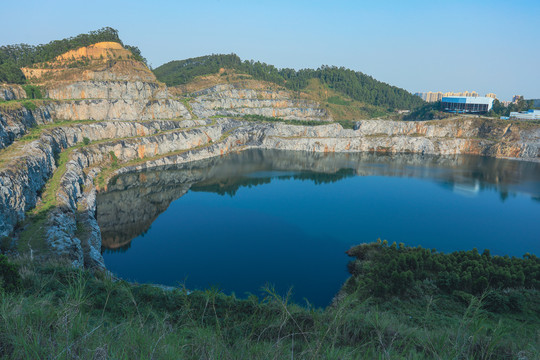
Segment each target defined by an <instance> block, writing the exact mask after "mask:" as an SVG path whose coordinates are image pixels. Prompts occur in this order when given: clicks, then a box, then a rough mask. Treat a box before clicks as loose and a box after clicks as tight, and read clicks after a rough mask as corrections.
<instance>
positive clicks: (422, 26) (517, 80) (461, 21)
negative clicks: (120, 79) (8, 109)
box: [0, 0, 540, 100]
mask: <svg viewBox="0 0 540 360" xmlns="http://www.w3.org/2000/svg"><path fill="white" fill-rule="evenodd" d="M0 12H1V13H2V16H1V24H2V31H0V44H2V45H5V44H15V43H21V42H24V43H28V44H34V45H36V44H41V43H46V42H49V41H51V40H54V39H60V38H64V37H68V36H74V35H77V34H79V33H83V32H88V31H90V30H96V29H98V28H101V27H104V26H111V27H114V28H116V29H118V30H119V32H120V36H121V38H122V39H123V41H124V42H125V43H127V44H131V45H136V46H138V47H139V48H140V49H141V50H142V52H143V55H144V56H145V57H146V58H147V59H148V60H149V62H150V63H151V65H153V66H154V67H157V66H159V65H161V64H163V63H165V62H168V61H171V60H178V59H185V58H189V57H195V56H201V55H206V54H211V53H231V52H234V53H236V54H238V55H239V56H240V57H241V58H242V59H254V60H259V61H264V62H266V63H269V64H273V65H275V66H277V67H292V68H296V69H299V68H306V67H311V68H316V67H318V66H320V65H322V64H326V65H337V66H345V67H348V68H351V69H354V70H358V71H362V72H364V73H366V74H368V75H371V76H373V77H374V78H376V79H378V80H381V81H384V82H387V83H390V84H392V85H396V86H399V87H402V88H404V89H407V90H409V91H411V92H416V91H428V90H432V91H437V90H440V91H462V90H476V91H478V92H479V93H481V94H485V93H487V92H495V93H496V94H497V95H498V97H499V98H501V99H503V100H507V99H509V98H510V97H511V96H512V95H514V94H523V95H525V97H526V98H540V42H539V39H540V26H539V25H538V24H539V23H538V19H540V1H538V0H535V1H532V0H528V1H526V0H521V1H520V0H516V1H499V0H492V1H437V0H432V1H417V0H408V1H383V0H380V1H377V2H375V1H360V0H357V1H339V0H336V1H317V0H311V1H303V0H300V1H294V0H289V1H282V0H275V1H223V0H207V1H205V0H202V1H195V0H192V1H171V0H154V1H136V0H131V1H124V0H120V1H114V0H109V1H102V0H94V1H85V2H78V1H73V0H71V1H43V0H40V1H35V0H26V1H24V2H17V1H9V2H5V3H4V2H3V3H2V4H1V5H0ZM9 14H11V15H9ZM6 15H8V16H6Z"/></svg>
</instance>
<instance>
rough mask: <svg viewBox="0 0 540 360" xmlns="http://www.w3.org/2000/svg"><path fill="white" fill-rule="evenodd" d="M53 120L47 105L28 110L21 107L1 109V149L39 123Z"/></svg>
mask: <svg viewBox="0 0 540 360" xmlns="http://www.w3.org/2000/svg"><path fill="white" fill-rule="evenodd" d="M52 121H53V119H52V116H51V114H50V112H49V109H48V108H47V107H42V108H38V109H36V110H33V111H31V110H28V109H26V108H25V107H22V106H21V107H20V108H19V109H15V110H4V111H0V149H3V148H5V147H7V146H9V145H11V143H13V141H15V140H16V139H18V138H20V137H22V136H23V135H24V134H26V132H27V131H28V130H29V129H30V128H32V127H34V126H37V125H44V124H47V123H51V122H52Z"/></svg>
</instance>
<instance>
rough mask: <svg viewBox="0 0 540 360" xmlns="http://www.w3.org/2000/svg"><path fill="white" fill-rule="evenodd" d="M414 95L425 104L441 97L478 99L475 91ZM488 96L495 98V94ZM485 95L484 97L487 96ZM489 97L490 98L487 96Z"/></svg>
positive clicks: (429, 92)
mask: <svg viewBox="0 0 540 360" xmlns="http://www.w3.org/2000/svg"><path fill="white" fill-rule="evenodd" d="M414 95H416V96H419V97H421V98H422V100H424V101H427V102H436V101H441V100H442V98H443V97H445V96H446V97H448V96H465V97H478V93H477V92H476V91H462V92H451V91H449V92H445V93H443V92H441V91H437V92H433V91H428V92H421V93H420V92H418V93H415V94H414ZM488 95H493V98H495V97H494V96H495V94H491V93H490V94H488ZM488 95H486V96H488ZM489 97H491V96H489Z"/></svg>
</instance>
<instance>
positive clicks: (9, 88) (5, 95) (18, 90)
mask: <svg viewBox="0 0 540 360" xmlns="http://www.w3.org/2000/svg"><path fill="white" fill-rule="evenodd" d="M19 99H26V91H24V89H23V88H22V86H21V85H15V84H0V100H4V101H9V100H19Z"/></svg>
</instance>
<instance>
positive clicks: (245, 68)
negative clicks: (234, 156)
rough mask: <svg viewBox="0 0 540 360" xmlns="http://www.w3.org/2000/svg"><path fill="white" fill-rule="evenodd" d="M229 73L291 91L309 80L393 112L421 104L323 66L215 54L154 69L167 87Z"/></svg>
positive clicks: (375, 83) (372, 81) (352, 73)
mask: <svg viewBox="0 0 540 360" xmlns="http://www.w3.org/2000/svg"><path fill="white" fill-rule="evenodd" d="M221 68H225V69H232V70H235V71H237V72H239V73H245V74H248V75H251V76H252V77H253V78H254V79H256V80H263V81H269V82H272V83H275V84H278V85H281V86H284V87H286V88H287V89H290V90H292V91H301V90H303V89H305V88H306V87H307V86H308V84H309V81H310V80H311V79H318V80H319V81H320V82H321V83H322V84H324V85H326V86H328V87H329V88H330V89H332V90H334V91H336V92H339V93H341V94H343V95H346V96H347V97H349V98H351V99H353V100H357V101H361V102H363V103H366V104H370V105H374V106H378V107H382V108H385V109H387V110H394V109H414V108H418V107H420V106H422V105H423V104H424V101H423V100H422V99H420V98H419V97H418V96H415V95H413V94H411V93H409V92H408V91H406V90H403V89H400V88H398V87H396V86H391V85H388V84H386V83H384V82H381V81H378V80H376V79H374V78H373V77H371V76H369V75H366V74H363V73H361V72H359V71H354V70H350V69H346V68H344V67H336V66H326V65H323V66H321V67H319V68H318V69H301V70H295V69H289V68H283V69H278V68H276V67H275V66H273V65H269V64H266V63H263V62H259V61H253V60H245V61H242V60H241V59H240V57H238V55H236V54H228V55H223V54H214V55H208V56H201V57H196V58H191V59H186V60H178V61H171V62H168V63H166V64H164V65H161V66H160V67H158V68H156V69H154V70H153V71H154V74H155V75H156V77H157V78H158V80H160V81H162V82H164V83H166V84H167V85H168V86H176V85H181V84H186V83H188V82H190V81H191V80H193V79H194V78H195V77H197V76H204V75H209V74H215V73H217V72H218V71H219V69H221Z"/></svg>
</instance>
